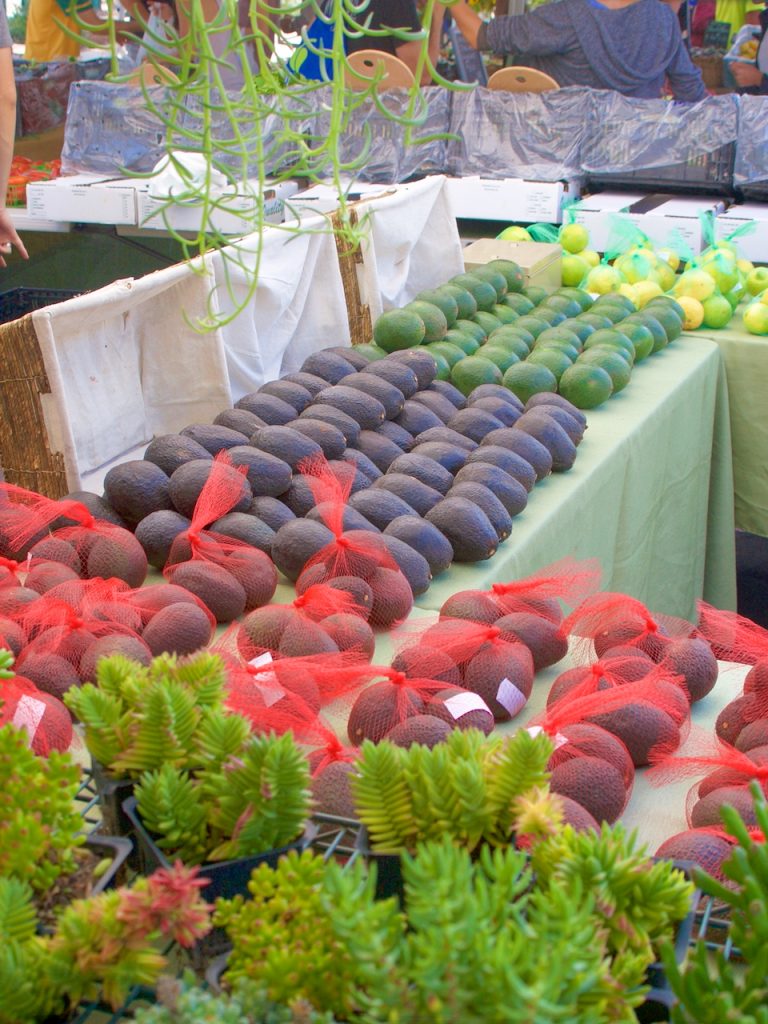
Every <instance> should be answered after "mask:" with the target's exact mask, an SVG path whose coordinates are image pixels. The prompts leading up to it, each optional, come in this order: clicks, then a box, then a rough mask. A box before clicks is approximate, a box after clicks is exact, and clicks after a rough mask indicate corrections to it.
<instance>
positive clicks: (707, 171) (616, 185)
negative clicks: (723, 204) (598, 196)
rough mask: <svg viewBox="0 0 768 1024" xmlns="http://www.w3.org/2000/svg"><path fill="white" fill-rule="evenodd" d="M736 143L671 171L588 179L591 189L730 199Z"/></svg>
mask: <svg viewBox="0 0 768 1024" xmlns="http://www.w3.org/2000/svg"><path fill="white" fill-rule="evenodd" d="M735 159H736V143H735V142H728V143H726V144H725V145H724V146H720V147H719V148H718V149H714V150H712V152H711V153H704V154H702V155H701V156H698V157H694V158H692V159H691V160H689V161H688V162H687V163H684V164H669V165H668V166H667V167H648V168H640V169H639V170H636V171H621V172H620V173H617V174H608V173H597V174H588V175H587V188H588V189H593V188H598V187H599V188H608V189H618V190H619V191H620V190H622V189H627V190H630V191H636V190H637V189H649V190H653V191H659V192H680V193H686V192H687V193H691V192H693V193H697V194H700V193H707V194H709V195H730V194H731V193H732V192H733V190H734V186H733V168H734V162H735Z"/></svg>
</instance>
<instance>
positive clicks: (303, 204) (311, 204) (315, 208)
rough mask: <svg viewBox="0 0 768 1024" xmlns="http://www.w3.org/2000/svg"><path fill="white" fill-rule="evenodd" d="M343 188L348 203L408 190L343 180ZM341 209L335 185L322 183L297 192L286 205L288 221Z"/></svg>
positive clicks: (401, 187)
mask: <svg viewBox="0 0 768 1024" xmlns="http://www.w3.org/2000/svg"><path fill="white" fill-rule="evenodd" d="M340 184H341V188H342V189H343V190H344V194H345V195H346V198H347V202H350V203H353V202H357V201H358V200H359V199H370V198H371V197H372V196H377V195H381V194H383V193H385V192H393V191H397V190H399V189H403V188H407V186H406V185H374V184H371V183H370V182H368V181H351V182H350V181H348V180H344V179H342V181H341V182H340ZM338 208H339V190H338V189H337V187H336V186H335V185H331V184H325V183H321V184H318V185H313V186H312V187H311V188H306V189H304V190H303V191H301V192H296V193H295V194H293V195H292V196H290V198H289V199H288V201H287V202H286V204H285V216H286V219H287V220H294V219H299V218H300V217H303V216H305V215H307V214H313V213H333V212H334V210H338Z"/></svg>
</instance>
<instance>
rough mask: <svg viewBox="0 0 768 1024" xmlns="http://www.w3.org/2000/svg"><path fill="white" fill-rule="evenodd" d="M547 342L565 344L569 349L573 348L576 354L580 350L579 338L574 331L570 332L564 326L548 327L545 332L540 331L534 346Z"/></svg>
mask: <svg viewBox="0 0 768 1024" xmlns="http://www.w3.org/2000/svg"><path fill="white" fill-rule="evenodd" d="M547 341H554V342H556V343H557V344H567V345H569V346H570V347H571V348H575V349H576V351H577V352H580V351H581V349H582V344H581V338H580V337H579V335H578V334H577V333H576V331H572V330H570V328H568V327H566V326H565V325H564V324H558V325H557V327H548V328H547V329H546V331H542V332H541V334H540V335H539V336H538V338H537V339H536V344H537V345H541V344H543V343H544V342H547Z"/></svg>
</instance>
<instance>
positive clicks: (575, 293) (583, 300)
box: [555, 288, 594, 312]
mask: <svg viewBox="0 0 768 1024" xmlns="http://www.w3.org/2000/svg"><path fill="white" fill-rule="evenodd" d="M555 295H565V297H566V298H568V299H574V300H575V301H576V302H578V304H579V306H580V307H581V309H582V310H583V311H584V312H586V311H587V310H588V309H589V307H590V306H591V305H592V303H593V302H594V299H593V298H592V296H591V295H590V294H589V292H586V291H584V289H583V288H558V289H557V291H556V292H555Z"/></svg>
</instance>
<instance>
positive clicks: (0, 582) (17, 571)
mask: <svg viewBox="0 0 768 1024" xmlns="http://www.w3.org/2000/svg"><path fill="white" fill-rule="evenodd" d="M26 571H27V562H26V561H24V562H17V561H16V560H15V559H14V558H0V589H2V588H3V587H20V586H22V585H23V581H22V577H24V576H26Z"/></svg>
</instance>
